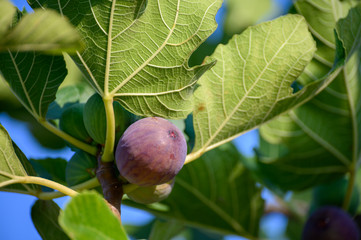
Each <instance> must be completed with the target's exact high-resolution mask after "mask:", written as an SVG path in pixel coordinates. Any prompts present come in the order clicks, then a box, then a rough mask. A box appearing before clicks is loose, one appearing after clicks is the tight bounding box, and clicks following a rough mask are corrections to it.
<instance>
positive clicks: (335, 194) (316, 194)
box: [310, 178, 360, 215]
mask: <svg viewBox="0 0 361 240" xmlns="http://www.w3.org/2000/svg"><path fill="white" fill-rule="evenodd" d="M347 185H348V181H347V179H345V178H341V179H338V180H336V181H333V182H330V183H329V184H322V185H319V186H317V187H315V188H314V190H313V193H312V202H311V207H310V213H312V212H313V211H314V210H315V209H317V208H319V207H321V206H337V207H342V204H343V200H344V198H345V195H346V191H347ZM359 203H360V196H359V191H358V189H357V186H354V188H353V193H352V196H351V202H350V205H349V208H348V210H347V212H348V213H349V214H351V215H354V214H355V213H356V211H357V208H358V206H359Z"/></svg>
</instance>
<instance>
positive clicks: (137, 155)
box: [115, 117, 187, 186]
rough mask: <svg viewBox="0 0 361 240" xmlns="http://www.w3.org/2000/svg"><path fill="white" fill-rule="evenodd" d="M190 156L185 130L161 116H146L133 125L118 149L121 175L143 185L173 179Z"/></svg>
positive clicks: (118, 165)
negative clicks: (183, 131) (188, 154)
mask: <svg viewBox="0 0 361 240" xmlns="http://www.w3.org/2000/svg"><path fill="white" fill-rule="evenodd" d="M186 156H187V143H186V140H185V138H184V136H183V133H182V132H181V131H180V130H179V129H178V128H177V127H176V126H175V125H174V124H172V123H171V122H169V121H167V120H165V119H163V118H159V117H148V118H143V119H141V120H138V121H137V122H135V123H133V124H132V125H130V126H129V127H128V129H127V130H126V131H125V132H124V134H123V136H122V137H121V139H120V140H119V142H118V145H117V149H116V152H115V159H116V165H117V167H118V170H119V173H120V175H121V176H123V177H124V178H125V179H126V180H127V181H128V182H130V183H133V184H136V185H139V186H153V185H159V184H162V183H166V182H169V181H170V180H172V179H173V178H174V177H175V176H176V175H177V174H178V172H179V171H180V170H181V168H182V167H183V164H184V161H185V158H186Z"/></svg>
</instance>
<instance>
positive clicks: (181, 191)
mask: <svg viewBox="0 0 361 240" xmlns="http://www.w3.org/2000/svg"><path fill="white" fill-rule="evenodd" d="M260 192H261V189H259V188H257V187H256V183H255V182H254V180H253V178H252V176H251V174H250V172H248V171H247V170H246V169H245V168H244V166H243V165H242V163H241V156H240V154H239V152H238V151H237V149H236V148H235V147H234V146H233V145H231V144H224V145H222V146H220V147H219V148H216V149H214V150H212V151H210V152H208V153H206V154H204V155H203V156H202V157H201V158H199V159H198V160H197V161H194V162H192V163H190V164H187V165H185V166H184V167H183V169H182V170H181V171H180V173H179V174H178V175H177V177H176V181H175V185H174V188H173V191H172V193H171V195H170V196H169V197H168V198H167V199H165V200H164V201H162V202H160V203H158V204H151V205H146V206H145V205H140V204H136V203H134V202H132V201H130V200H123V202H124V203H125V204H128V205H131V206H136V207H138V208H143V209H145V210H147V211H150V212H151V213H153V214H155V215H158V216H160V217H161V218H166V219H175V220H177V221H179V222H181V223H184V224H186V225H191V226H195V227H201V228H207V229H209V230H213V231H218V232H221V233H224V234H237V235H241V236H245V237H252V236H256V235H257V232H258V226H259V220H260V217H261V216H262V214H263V207H264V206H263V200H262V199H261V196H260Z"/></svg>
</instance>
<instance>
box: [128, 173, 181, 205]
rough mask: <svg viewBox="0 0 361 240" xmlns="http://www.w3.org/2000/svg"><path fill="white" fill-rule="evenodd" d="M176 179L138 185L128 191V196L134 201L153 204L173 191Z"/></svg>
mask: <svg viewBox="0 0 361 240" xmlns="http://www.w3.org/2000/svg"><path fill="white" fill-rule="evenodd" d="M173 186H174V179H173V180H171V181H169V182H167V183H163V184H160V185H155V186H147V187H138V188H137V189H135V190H133V191H131V192H129V193H127V195H128V197H129V198H130V199H131V200H133V201H134V202H137V203H141V204H151V203H155V202H160V201H162V200H164V199H166V198H167V197H168V196H169V194H170V193H171V192H172V189H173Z"/></svg>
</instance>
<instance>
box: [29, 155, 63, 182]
mask: <svg viewBox="0 0 361 240" xmlns="http://www.w3.org/2000/svg"><path fill="white" fill-rule="evenodd" d="M29 161H30V163H31V164H32V166H33V167H34V169H35V170H36V172H37V173H38V174H39V176H40V177H43V178H46V179H50V180H53V181H55V182H58V183H60V184H63V185H66V181H65V168H66V165H67V161H66V160H65V159H62V158H45V159H30V160H29Z"/></svg>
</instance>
